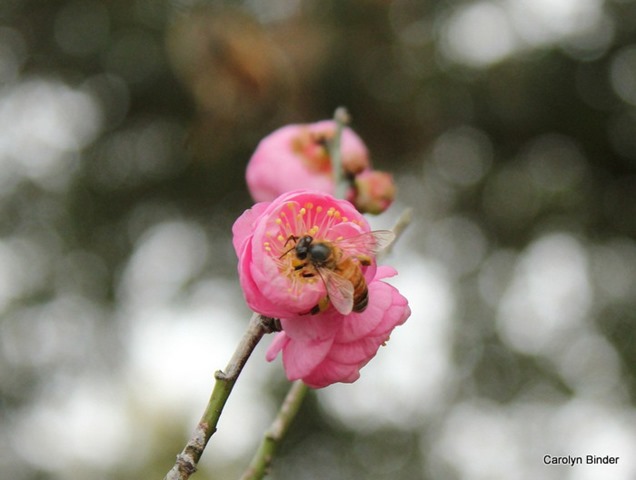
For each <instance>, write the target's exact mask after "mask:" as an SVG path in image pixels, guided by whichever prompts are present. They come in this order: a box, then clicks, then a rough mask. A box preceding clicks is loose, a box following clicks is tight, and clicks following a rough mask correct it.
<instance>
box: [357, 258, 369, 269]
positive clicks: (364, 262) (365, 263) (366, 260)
mask: <svg viewBox="0 0 636 480" xmlns="http://www.w3.org/2000/svg"><path fill="white" fill-rule="evenodd" d="M358 261H359V262H360V265H363V266H365V267H368V266H369V265H371V257H369V256H368V255H358Z"/></svg>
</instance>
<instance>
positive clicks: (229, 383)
mask: <svg viewBox="0 0 636 480" xmlns="http://www.w3.org/2000/svg"><path fill="white" fill-rule="evenodd" d="M276 330H278V328H277V325H276V320H275V319H273V318H268V317H263V316H262V315H259V314H257V313H255V314H253V315H252V318H251V319H250V322H249V325H248V327H247V330H246V332H245V333H244V334H243V338H242V339H241V342H240V343H239V345H238V346H237V347H236V350H235V351H234V355H233V356H232V358H231V359H230V362H229V363H228V364H227V367H226V368H225V371H221V370H219V371H217V372H216V373H215V374H214V378H215V379H216V381H215V383H214V389H213V390H212V395H211V396H210V400H209V401H208V404H207V406H206V408H205V411H204V412H203V415H202V416H201V420H199V424H198V425H197V427H196V428H195V430H194V432H193V434H192V437H191V438H190V440H189V441H188V443H187V444H186V446H185V448H184V449H183V451H182V452H181V453H180V454H179V455H177V460H176V462H175V464H174V466H173V467H172V469H171V470H170V471H169V472H168V473H167V474H166V476H165V477H164V480H186V479H188V478H190V475H192V474H193V473H194V472H196V470H197V464H198V463H199V459H200V458H201V455H202V454H203V450H205V447H206V445H207V444H208V441H209V440H210V437H211V436H212V435H213V434H214V432H216V425H217V423H218V421H219V417H220V416H221V413H222V412H223V407H224V406H225V402H226V401H227V399H228V397H229V396H230V393H231V392H232V388H233V387H234V384H235V383H236V380H237V379H238V377H239V375H240V374H241V371H242V370H243V367H244V366H245V363H246V362H247V359H248V358H249V357H250V355H251V354H252V352H253V351H254V348H255V347H256V345H257V344H258V342H259V341H260V340H261V338H262V337H263V335H265V334H266V333H271V332H273V331H276Z"/></svg>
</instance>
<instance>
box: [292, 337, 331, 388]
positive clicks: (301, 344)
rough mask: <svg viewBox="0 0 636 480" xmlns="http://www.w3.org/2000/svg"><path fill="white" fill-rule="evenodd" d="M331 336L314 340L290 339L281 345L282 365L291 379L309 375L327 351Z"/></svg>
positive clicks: (329, 346)
mask: <svg viewBox="0 0 636 480" xmlns="http://www.w3.org/2000/svg"><path fill="white" fill-rule="evenodd" d="M332 343H333V338H328V339H326V340H314V341H290V342H288V343H287V344H286V345H285V346H284V347H283V366H284V367H285V373H286V374H287V378H288V379H289V380H291V381H294V380H298V379H300V378H303V377H306V376H307V375H309V374H310V373H311V372H312V371H313V370H314V369H315V368H316V367H317V366H318V365H319V364H320V362H322V361H323V360H324V358H325V357H326V356H327V353H329V349H330V348H331V344H332Z"/></svg>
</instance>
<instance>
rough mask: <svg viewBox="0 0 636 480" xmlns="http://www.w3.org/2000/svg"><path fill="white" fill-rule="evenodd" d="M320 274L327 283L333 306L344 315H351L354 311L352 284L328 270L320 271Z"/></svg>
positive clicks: (322, 269)
mask: <svg viewBox="0 0 636 480" xmlns="http://www.w3.org/2000/svg"><path fill="white" fill-rule="evenodd" d="M318 273H320V276H321V277H322V280H323V282H325V287H326V289H327V295H329V301H330V302H331V304H332V305H333V306H334V308H335V309H336V310H338V312H340V313H341V314H342V315H349V314H350V313H351V311H352V310H353V285H352V284H351V282H350V281H349V280H347V279H346V278H344V277H342V276H340V275H338V274H337V273H335V272H334V271H332V270H329V269H327V268H321V269H319V270H318Z"/></svg>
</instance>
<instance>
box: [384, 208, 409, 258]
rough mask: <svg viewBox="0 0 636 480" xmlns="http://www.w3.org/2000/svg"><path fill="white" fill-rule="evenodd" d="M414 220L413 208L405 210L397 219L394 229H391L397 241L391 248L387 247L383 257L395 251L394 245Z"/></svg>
mask: <svg viewBox="0 0 636 480" xmlns="http://www.w3.org/2000/svg"><path fill="white" fill-rule="evenodd" d="M412 220H413V209H412V208H411V207H408V208H405V209H404V210H403V211H402V213H401V214H400V216H399V217H398V218H397V220H396V221H395V223H394V224H393V227H392V228H391V230H392V231H393V233H395V240H394V241H393V242H391V243H390V244H389V246H388V247H386V248H385V249H384V250H383V251H382V252H381V254H382V256H383V257H384V256H386V255H388V254H389V253H391V251H392V250H393V245H395V243H396V242H397V240H398V238H400V237H401V236H402V233H404V230H406V227H408V226H409V225H410V224H411V221H412Z"/></svg>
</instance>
